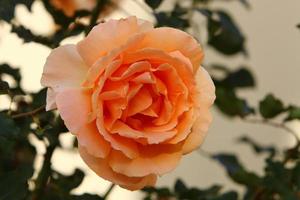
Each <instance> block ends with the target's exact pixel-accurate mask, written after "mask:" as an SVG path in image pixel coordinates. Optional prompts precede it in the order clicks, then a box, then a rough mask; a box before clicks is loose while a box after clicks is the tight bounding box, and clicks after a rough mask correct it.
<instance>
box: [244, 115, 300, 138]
mask: <svg viewBox="0 0 300 200" xmlns="http://www.w3.org/2000/svg"><path fill="white" fill-rule="evenodd" d="M242 120H243V121H245V122H248V123H252V124H263V125H269V126H272V127H275V128H281V129H283V130H285V131H286V132H288V133H290V134H291V135H292V136H293V137H294V138H295V139H296V141H297V143H300V138H299V136H298V134H297V133H296V132H295V131H293V130H292V129H291V128H289V127H288V126H286V125H285V124H284V123H277V122H272V121H269V120H266V119H247V118H243V119H242Z"/></svg>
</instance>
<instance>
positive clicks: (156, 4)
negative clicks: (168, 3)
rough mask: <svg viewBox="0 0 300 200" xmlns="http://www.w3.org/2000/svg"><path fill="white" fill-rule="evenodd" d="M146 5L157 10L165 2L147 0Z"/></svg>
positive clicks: (161, 0)
mask: <svg viewBox="0 0 300 200" xmlns="http://www.w3.org/2000/svg"><path fill="white" fill-rule="evenodd" d="M145 2H146V4H147V5H148V6H150V7H151V8H152V9H156V8H158V7H159V5H160V4H161V3H162V2H163V0H145Z"/></svg>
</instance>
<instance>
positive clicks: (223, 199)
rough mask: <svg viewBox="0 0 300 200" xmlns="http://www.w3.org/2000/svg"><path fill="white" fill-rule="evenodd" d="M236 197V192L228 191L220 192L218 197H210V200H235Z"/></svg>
mask: <svg viewBox="0 0 300 200" xmlns="http://www.w3.org/2000/svg"><path fill="white" fill-rule="evenodd" d="M237 199H238V194H237V193H236V192H233V191H230V192H226V193H224V194H222V195H221V196H219V197H216V198H212V199H210V200H237Z"/></svg>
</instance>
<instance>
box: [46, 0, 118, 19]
mask: <svg viewBox="0 0 300 200" xmlns="http://www.w3.org/2000/svg"><path fill="white" fill-rule="evenodd" d="M120 1H121V0H111V1H110V2H109V3H106V4H105V7H104V9H102V11H101V15H102V16H105V15H108V14H109V13H110V12H111V11H113V10H114V9H115V8H116V7H117V5H118V4H119V3H120ZM50 3H51V4H52V5H53V6H54V7H55V8H57V9H59V10H62V11H63V12H64V13H65V14H66V15H67V16H72V15H74V13H75V11H77V10H92V9H93V8H94V7H95V6H96V0H50Z"/></svg>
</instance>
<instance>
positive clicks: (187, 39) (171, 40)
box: [140, 27, 204, 71]
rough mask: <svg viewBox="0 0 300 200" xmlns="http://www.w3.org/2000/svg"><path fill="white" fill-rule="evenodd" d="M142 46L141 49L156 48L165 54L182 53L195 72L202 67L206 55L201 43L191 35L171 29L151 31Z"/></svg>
mask: <svg viewBox="0 0 300 200" xmlns="http://www.w3.org/2000/svg"><path fill="white" fill-rule="evenodd" d="M140 45H141V47H140V48H142V47H147V48H156V49H161V50H163V51H165V52H173V51H180V52H181V53H182V54H183V55H184V56H185V57H187V58H188V59H189V60H190V61H191V63H192V64H193V68H194V71H196V70H197V69H198V68H199V67H200V64H201V62H202V59H203V55H204V54H203V51H202V49H201V47H200V45H199V43H198V42H197V41H196V40H195V39H194V38H193V37H192V36H191V35H189V34H187V33H186V32H183V31H181V30H178V29H174V28H170V27H160V28H155V29H152V30H150V31H149V32H147V33H146V37H145V39H144V40H143V43H142V44H140Z"/></svg>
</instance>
